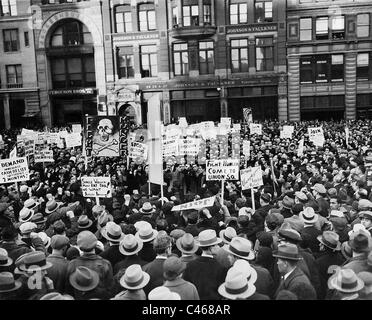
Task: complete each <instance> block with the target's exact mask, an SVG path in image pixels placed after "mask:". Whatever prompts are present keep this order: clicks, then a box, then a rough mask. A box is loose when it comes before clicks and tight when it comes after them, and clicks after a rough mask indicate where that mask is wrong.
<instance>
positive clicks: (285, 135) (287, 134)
mask: <svg viewBox="0 0 372 320" xmlns="http://www.w3.org/2000/svg"><path fill="white" fill-rule="evenodd" d="M293 132H294V126H283V130H281V131H280V138H281V139H292V134H293Z"/></svg>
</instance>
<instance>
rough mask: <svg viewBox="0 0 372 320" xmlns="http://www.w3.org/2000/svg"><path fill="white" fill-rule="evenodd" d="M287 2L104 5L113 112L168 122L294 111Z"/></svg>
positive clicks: (157, 0) (167, 0)
mask: <svg viewBox="0 0 372 320" xmlns="http://www.w3.org/2000/svg"><path fill="white" fill-rule="evenodd" d="M285 4H286V1H285V0H256V1H252V0H230V1H220V0H154V1H153V2H151V1H141V0H137V1H136V0H109V1H105V2H103V13H104V14H103V25H104V42H105V43H104V47H105V63H106V64H105V69H106V72H107V74H106V80H107V101H106V102H107V111H108V113H109V114H129V115H131V116H132V117H133V118H135V120H136V121H137V122H139V123H141V122H144V121H146V114H147V101H148V99H150V98H151V97H152V96H153V95H154V94H157V93H160V95H161V99H162V110H163V112H162V114H163V120H164V121H165V123H167V122H169V121H172V120H176V119H177V118H178V117H181V116H185V117H186V118H187V120H188V121H189V122H196V121H203V120H219V118H220V117H221V116H229V117H231V118H232V119H233V120H236V121H239V120H242V119H243V108H244V107H247V108H248V107H250V108H252V113H253V118H254V119H257V120H263V119H280V120H285V119H287V117H288V114H287V69H286V43H285V42H286V24H285V18H286V11H285V8H286V5H285Z"/></svg>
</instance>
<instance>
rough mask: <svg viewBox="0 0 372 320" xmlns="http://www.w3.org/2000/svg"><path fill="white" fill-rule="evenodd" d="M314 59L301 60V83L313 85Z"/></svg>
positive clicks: (303, 58)
mask: <svg viewBox="0 0 372 320" xmlns="http://www.w3.org/2000/svg"><path fill="white" fill-rule="evenodd" d="M313 79H314V73H313V58H312V57H301V59H300V82H301V83H313Z"/></svg>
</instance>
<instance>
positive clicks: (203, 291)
mask: <svg viewBox="0 0 372 320" xmlns="http://www.w3.org/2000/svg"><path fill="white" fill-rule="evenodd" d="M225 277H226V270H225V269H224V268H223V267H222V266H221V265H220V264H219V263H218V262H217V261H216V260H215V259H214V258H210V257H203V256H201V257H199V258H197V259H196V260H194V261H190V262H189V263H188V264H187V267H186V270H185V272H184V274H183V278H184V279H185V280H186V281H189V282H191V283H193V284H194V285H195V287H196V289H197V290H198V293H199V297H200V300H220V299H221V296H220V295H219V294H218V291H217V290H218V287H219V286H220V285H221V284H222V283H223V282H224V281H225Z"/></svg>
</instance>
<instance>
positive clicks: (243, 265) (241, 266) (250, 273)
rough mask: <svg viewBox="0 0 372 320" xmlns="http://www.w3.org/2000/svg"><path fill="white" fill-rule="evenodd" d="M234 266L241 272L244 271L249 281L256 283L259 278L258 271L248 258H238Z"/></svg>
mask: <svg viewBox="0 0 372 320" xmlns="http://www.w3.org/2000/svg"><path fill="white" fill-rule="evenodd" d="M233 267H234V268H236V269H237V270H239V271H240V272H241V273H243V274H244V275H245V277H246V278H247V280H248V282H250V283H252V284H255V282H256V280H257V271H256V270H255V269H254V268H252V266H251V265H250V263H249V262H248V261H247V260H244V259H239V260H236V261H235V262H234V265H233Z"/></svg>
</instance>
